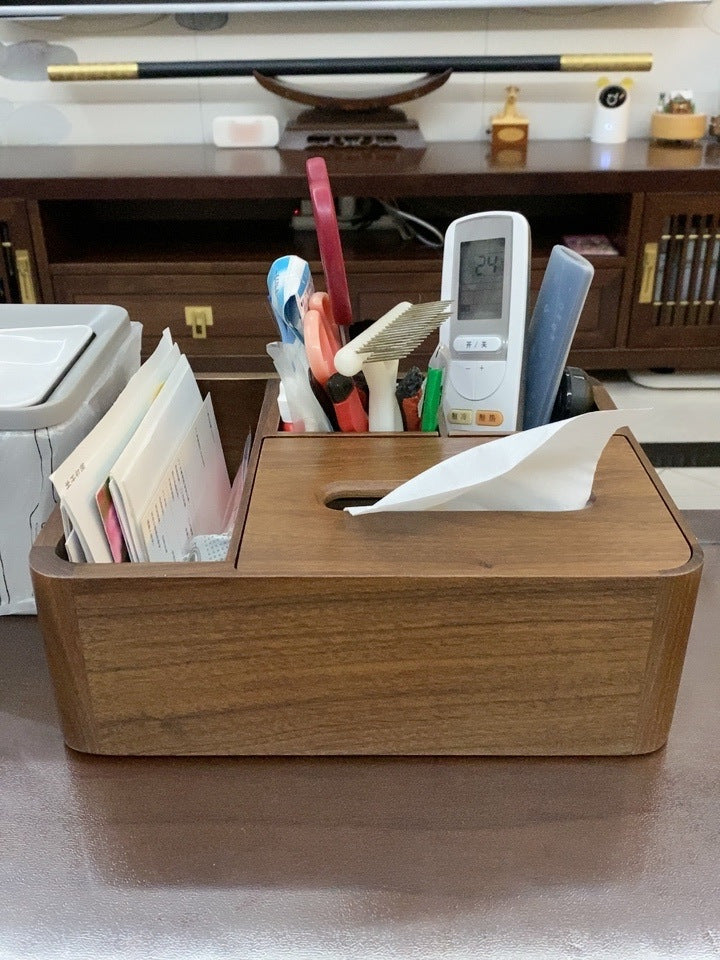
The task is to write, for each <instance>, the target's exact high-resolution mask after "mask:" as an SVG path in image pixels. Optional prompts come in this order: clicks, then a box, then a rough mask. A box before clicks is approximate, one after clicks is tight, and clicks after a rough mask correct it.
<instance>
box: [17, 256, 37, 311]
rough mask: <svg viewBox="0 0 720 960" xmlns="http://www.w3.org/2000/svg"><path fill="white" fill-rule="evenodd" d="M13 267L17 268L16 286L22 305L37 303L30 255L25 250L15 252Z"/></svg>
mask: <svg viewBox="0 0 720 960" xmlns="http://www.w3.org/2000/svg"><path fill="white" fill-rule="evenodd" d="M15 265H16V266H17V275H18V286H19V287H20V300H21V301H22V303H37V294H36V293H35V283H34V281H33V275H32V264H31V262H30V254H29V253H28V251H27V250H16V251H15Z"/></svg>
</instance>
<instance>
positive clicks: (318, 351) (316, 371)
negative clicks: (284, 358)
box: [303, 292, 341, 387]
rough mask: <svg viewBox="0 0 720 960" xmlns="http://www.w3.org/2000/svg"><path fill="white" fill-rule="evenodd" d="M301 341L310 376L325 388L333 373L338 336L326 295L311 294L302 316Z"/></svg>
mask: <svg viewBox="0 0 720 960" xmlns="http://www.w3.org/2000/svg"><path fill="white" fill-rule="evenodd" d="M303 339H304V340H305V352H306V353H307V358H308V363H309V364H310V369H311V371H312V375H313V376H314V377H315V379H316V380H317V382H318V383H319V384H321V386H323V387H324V386H325V384H326V383H327V382H328V380H329V379H330V377H331V376H332V375H333V374H334V373H335V372H336V371H335V354H336V353H337V352H338V350H339V349H340V346H341V344H340V334H339V331H338V328H337V324H336V323H335V318H334V316H333V312H332V306H331V305H330V297H329V295H328V294H327V293H324V292H317V293H313V294H312V296H311V297H310V299H309V300H308V309H307V310H306V311H305V314H304V316H303Z"/></svg>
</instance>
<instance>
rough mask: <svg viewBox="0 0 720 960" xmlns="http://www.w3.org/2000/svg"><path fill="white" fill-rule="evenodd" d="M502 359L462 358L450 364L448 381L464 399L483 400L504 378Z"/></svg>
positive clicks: (504, 365)
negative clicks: (471, 359) (465, 360)
mask: <svg viewBox="0 0 720 960" xmlns="http://www.w3.org/2000/svg"><path fill="white" fill-rule="evenodd" d="M506 370H507V364H506V363H505V361H504V360H475V361H474V362H473V363H466V362H464V361H462V360H460V361H457V360H456V361H455V362H453V363H451V364H450V367H449V373H450V382H451V383H452V385H453V387H454V388H455V389H456V390H457V392H458V393H459V394H460V396H461V397H464V398H465V399H466V400H484V399H485V397H489V396H491V395H492V394H493V393H495V391H496V390H497V388H498V387H499V386H500V384H501V383H502V382H503V380H504V378H505V371H506Z"/></svg>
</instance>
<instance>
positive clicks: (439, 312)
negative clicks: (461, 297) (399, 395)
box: [335, 300, 451, 431]
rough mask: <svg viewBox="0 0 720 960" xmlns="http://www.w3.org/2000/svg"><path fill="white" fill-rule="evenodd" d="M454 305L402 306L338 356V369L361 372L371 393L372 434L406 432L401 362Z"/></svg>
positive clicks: (442, 302)
mask: <svg viewBox="0 0 720 960" xmlns="http://www.w3.org/2000/svg"><path fill="white" fill-rule="evenodd" d="M450 307H451V301H449V300H436V301H433V302H432V303H417V304H414V305H413V304H412V303H410V302H409V301H403V302H402V303H399V304H398V305H397V306H396V307H393V308H392V310H389V311H388V312H387V313H386V314H384V316H382V317H380V319H379V320H376V321H375V323H373V324H371V325H370V326H369V327H368V328H367V330H363V332H362V333H360V334H358V335H357V337H354V338H353V339H352V340H351V341H350V343H348V344H346V345H345V346H344V347H341V348H340V350H338V352H337V353H336V354H335V369H336V370H337V371H338V373H342V374H344V375H345V376H346V377H354V376H355V374H356V373H359V372H360V370H362V371H363V373H364V374H365V379H366V380H367V384H368V389H369V391H370V397H369V407H368V420H369V427H370V430H371V431H373V430H402V417H401V415H400V408H399V406H398V403H397V399H396V398H395V385H396V382H397V372H398V365H399V362H400V360H401V359H402V358H403V357H406V356H407V355H408V353H410V352H411V351H412V350H414V349H415V347H417V346H419V345H420V344H421V343H422V342H423V340H424V339H425V338H426V337H428V336H429V335H430V334H431V333H432V332H433V330H436V329H437V328H438V327H439V326H440V324H441V323H442V322H443V320H447V318H448V316H449V314H450Z"/></svg>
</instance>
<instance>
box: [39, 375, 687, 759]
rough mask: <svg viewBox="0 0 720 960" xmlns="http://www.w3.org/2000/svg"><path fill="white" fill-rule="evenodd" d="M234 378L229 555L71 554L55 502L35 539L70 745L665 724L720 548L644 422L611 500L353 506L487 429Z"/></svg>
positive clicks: (423, 748)
mask: <svg viewBox="0 0 720 960" xmlns="http://www.w3.org/2000/svg"><path fill="white" fill-rule="evenodd" d="M233 383H234V384H235V385H234V386H233V385H230V384H228V383H226V384H224V385H223V387H222V391H223V392H227V396H226V397H225V401H227V402H225V401H223V402H219V403H217V404H216V408H217V409H218V422H219V426H220V431H221V434H222V435H223V441H224V442H228V441H229V442H230V443H239V442H240V439H241V438H242V439H243V440H244V426H245V423H244V419H246V418H247V415H248V414H247V411H248V410H250V409H251V408H252V411H253V418H254V419H256V433H255V442H254V444H253V450H252V454H251V458H250V466H249V470H248V478H247V481H246V485H245V490H244V494H243V502H242V504H241V509H240V514H239V517H238V522H237V525H236V528H235V531H234V535H233V541H232V544H231V548H230V552H229V554H228V559H227V560H226V561H224V562H222V563H175V564H169V563H165V564H143V563H140V564H114V565H111V564H85V565H76V564H71V563H68V562H67V560H65V559H64V558H63V555H62V554H63V551H62V543H61V529H60V524H59V518H58V517H57V515H55V516H54V518H53V520H52V521H51V523H50V524H49V525H48V527H47V528H46V530H45V531H44V532H43V535H42V536H41V538H40V539H39V541H38V542H37V543H36V545H35V547H34V548H33V551H32V554H31V568H32V572H33V583H34V587H35V594H36V598H37V603H38V611H39V617H40V625H41V628H42V632H43V636H44V640H45V644H46V649H47V655H48V661H49V664H50V669H51V674H52V679H53V685H54V688H55V692H56V697H57V701H58V705H59V708H60V714H61V718H62V724H63V732H64V737H65V741H66V743H67V744H68V745H69V746H70V747H72V748H74V749H76V750H81V751H84V752H89V753H100V754H114V755H133V754H145V755H148V754H155V755H158V754H160V755H162V754H171V755H193V754H194V755H198V754H200V755H202V754H205V755H212V754H225V755H228V754H229V755H233V754H234V755H263V754H275V755H279V754H295V755H310V754H312V755H323V754H348V755H351V754H366V755H367V754H371V755H408V754H417V755H423V754H424V755H465V754H467V755H572V754H585V755H590V754H594V755H612V754H614V755H629V754H637V753H644V752H648V751H650V750H654V749H656V748H658V747H659V746H661V745H662V744H663V743H664V742H665V740H666V738H667V735H668V731H669V727H670V722H671V719H672V713H673V708H674V703H675V696H676V693H677V687H678V683H679V679H680V672H681V669H682V663H683V657H684V651H685V645H686V642H687V637H688V632H689V629H690V624H691V620H692V614H693V609H694V603H695V596H696V592H697V587H698V582H699V578H700V572H701V565H702V555H701V553H700V550H699V548H698V546H697V544H696V542H695V541H694V539H693V537H692V535H691V534H689V533H688V531H687V530H686V528H685V526H684V523H683V521H682V519H681V518H680V516H679V514H678V512H677V510H676V509H675V507H674V505H673V504H672V502H671V501H670V500H669V499H668V498H667V495H666V493H665V491H664V490H663V488H662V486H661V484H660V483H659V481H658V479H657V476H656V474H655V472H654V470H653V469H652V467H651V466H650V465H649V464H648V462H647V460H646V458H645V457H644V455H643V454H642V452H641V451H640V449H639V447H638V445H637V444H636V443H635V441H634V440H633V438H632V437H631V436H629V435H624V434H618V435H616V436H614V437H613V438H612V439H611V441H610V443H609V444H608V446H607V448H606V450H605V452H604V453H603V456H602V458H601V460H600V463H599V464H598V470H597V473H596V479H595V484H594V487H593V493H594V502H593V506H592V509H589V510H582V511H576V512H572V513H566V514H557V513H555V514H544V513H534V512H533V513H480V512H475V513H450V512H447V513H415V514H413V513H396V514H390V513H386V514H378V515H368V516H360V517H351V516H350V515H349V514H347V513H344V512H343V511H342V510H338V509H331V508H330V507H329V506H328V503H329V502H330V501H331V500H332V499H333V498H337V497H341V496H344V497H347V496H350V495H352V496H355V497H363V496H364V497H375V496H378V495H381V494H382V493H384V492H387V491H388V490H390V489H393V488H394V487H396V486H397V485H399V484H400V483H402V482H404V481H405V480H407V479H409V478H410V477H412V476H414V475H416V474H417V473H419V472H420V471H421V470H424V469H426V468H427V467H429V466H431V465H432V464H434V463H436V462H437V461H438V460H439V459H442V458H445V457H449V456H452V455H453V454H454V453H457V452H459V451H460V450H462V449H466V448H467V447H468V446H470V445H473V444H474V443H477V442H478V438H459V437H457V438H456V437H440V436H434V435H430V434H418V435H412V434H402V435H393V434H387V435H372V434H365V435H359V434H358V435H343V434H332V435H329V434H315V435H310V434H297V435H293V434H283V433H278V432H277V430H276V427H277V408H276V406H275V403H274V396H275V384H274V382H272V381H271V382H269V383H268V386H267V390H266V392H265V396H264V399H263V402H262V404H261V405H260V408H259V410H258V409H257V407H258V405H259V396H260V389H261V388H262V386H263V385H262V384H259V383H258V382H257V381H234V382H233ZM211 389H212V392H213V398H214V399H215V397H216V393H217V396H218V397H219V396H220V391H216V389H215V386H214V385H211ZM250 397H252V398H254V399H253V400H252V403H250V402H249V399H248V398H250ZM241 410H244V411H245V413H243V414H242V415H241V414H240V413H239V412H238V411H241ZM233 434H234V435H235V439H233ZM481 442H482V441H481Z"/></svg>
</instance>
